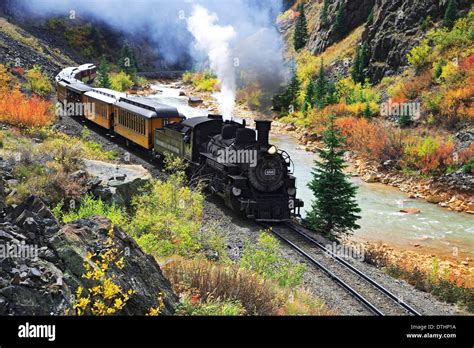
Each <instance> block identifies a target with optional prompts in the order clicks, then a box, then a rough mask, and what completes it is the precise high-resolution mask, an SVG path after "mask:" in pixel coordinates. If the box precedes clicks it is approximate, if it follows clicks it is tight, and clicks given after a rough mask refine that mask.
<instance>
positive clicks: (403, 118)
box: [398, 111, 412, 127]
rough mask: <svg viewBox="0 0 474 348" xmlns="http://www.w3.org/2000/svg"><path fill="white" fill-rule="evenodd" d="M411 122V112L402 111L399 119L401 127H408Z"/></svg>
mask: <svg viewBox="0 0 474 348" xmlns="http://www.w3.org/2000/svg"><path fill="white" fill-rule="evenodd" d="M411 123H412V119H411V116H410V113H409V112H405V111H402V112H401V114H400V118H399V119H398V124H399V125H400V127H408V126H409V125H411Z"/></svg>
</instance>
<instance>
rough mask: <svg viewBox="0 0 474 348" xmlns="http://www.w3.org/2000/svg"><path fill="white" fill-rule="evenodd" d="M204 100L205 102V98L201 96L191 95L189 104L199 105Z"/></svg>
mask: <svg viewBox="0 0 474 348" xmlns="http://www.w3.org/2000/svg"><path fill="white" fill-rule="evenodd" d="M202 102H203V100H202V99H201V98H199V97H194V96H191V97H189V99H188V104H189V106H197V105H200V104H202Z"/></svg>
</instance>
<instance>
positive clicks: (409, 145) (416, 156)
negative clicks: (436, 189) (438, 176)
mask: <svg viewBox="0 0 474 348" xmlns="http://www.w3.org/2000/svg"><path fill="white" fill-rule="evenodd" d="M453 153H454V142H453V141H452V140H451V139H443V138H442V137H432V136H427V137H424V138H423V137H422V138H420V137H414V138H411V139H407V142H406V144H405V149H404V157H403V164H404V166H406V167H408V168H411V169H415V170H420V171H421V172H423V173H436V172H443V171H445V170H446V169H447V168H448V166H450V165H451V164H453V163H454V157H453Z"/></svg>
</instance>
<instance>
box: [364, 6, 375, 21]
mask: <svg viewBox="0 0 474 348" xmlns="http://www.w3.org/2000/svg"><path fill="white" fill-rule="evenodd" d="M372 23H374V8H373V7H372V10H370V12H369V15H368V16H367V20H366V21H365V25H372Z"/></svg>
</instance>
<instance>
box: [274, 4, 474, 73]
mask: <svg viewBox="0 0 474 348" xmlns="http://www.w3.org/2000/svg"><path fill="white" fill-rule="evenodd" d="M471 3H472V1H469V0H458V9H459V16H461V15H464V14H465V13H466V12H467V10H468V9H469V8H470V6H471ZM446 5H447V0H413V1H404V0H390V1H387V0H357V1H356V0H328V7H327V21H326V23H323V22H322V21H321V18H320V13H321V12H320V11H309V10H307V11H306V13H316V16H318V17H317V18H308V22H314V23H315V25H314V27H313V28H312V30H311V32H310V33H309V34H310V35H309V40H308V43H307V48H308V49H309V51H310V52H311V53H312V54H314V55H316V54H319V53H321V52H323V51H324V50H325V49H326V48H328V47H330V46H331V45H333V44H335V43H337V42H338V41H340V40H342V39H343V38H344V36H345V35H347V34H349V33H350V32H351V31H353V30H354V29H356V28H357V27H360V26H364V32H363V34H362V40H363V41H364V42H367V44H368V57H367V63H368V67H367V73H366V76H368V77H369V79H370V80H371V82H379V81H380V80H381V79H382V78H383V77H384V76H389V75H393V74H396V73H400V72H401V71H402V70H403V68H404V67H406V65H407V58H406V56H407V53H408V52H409V51H410V50H411V49H412V48H413V47H414V46H415V45H417V44H418V43H419V42H420V40H422V39H423V38H424V37H425V33H426V28H422V26H421V23H422V22H423V21H424V20H426V19H427V18H428V17H429V18H430V20H431V22H432V23H439V22H440V21H441V20H442V18H443V16H444V12H445V9H446ZM306 6H307V7H314V6H319V7H320V8H322V6H323V5H322V2H320V3H319V4H317V3H316V2H307V5H306ZM341 6H345V10H344V16H343V21H342V22H343V23H344V28H343V33H342V34H343V35H341V33H337V32H335V30H334V23H335V20H336V16H337V13H338V10H339V8H340V7H341ZM371 12H372V21H370V22H368V19H369V17H370V16H369V15H370V13H371ZM290 23H291V24H290ZM290 23H289V22H288V21H285V22H283V23H282V24H281V26H280V29H281V30H282V31H283V32H285V31H288V30H289V29H290V27H291V26H294V25H295V21H294V20H293V21H292V22H290Z"/></svg>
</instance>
